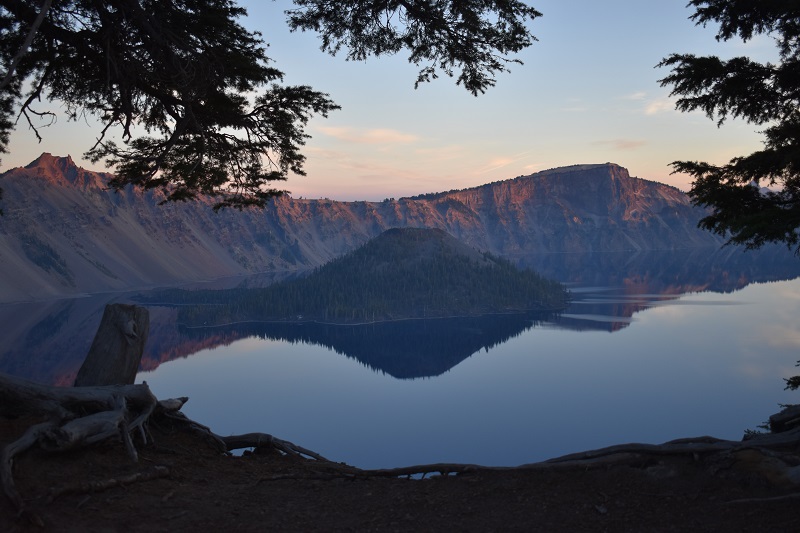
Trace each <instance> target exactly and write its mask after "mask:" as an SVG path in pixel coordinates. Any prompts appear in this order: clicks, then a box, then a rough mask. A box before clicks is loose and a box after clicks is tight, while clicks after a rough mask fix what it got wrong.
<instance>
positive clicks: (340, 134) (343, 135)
mask: <svg viewBox="0 0 800 533" xmlns="http://www.w3.org/2000/svg"><path fill="white" fill-rule="evenodd" d="M317 129H318V130H319V131H320V132H321V133H323V134H324V135H327V136H329V137H333V138H335V139H338V140H341V141H347V142H350V143H356V144H409V143H413V142H416V141H418V140H420V138H419V137H418V136H416V135H413V134H410V133H404V132H402V131H397V130H392V129H388V128H374V129H363V128H350V127H342V126H320V127H318V128H317Z"/></svg>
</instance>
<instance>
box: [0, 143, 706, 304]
mask: <svg viewBox="0 0 800 533" xmlns="http://www.w3.org/2000/svg"><path fill="white" fill-rule="evenodd" d="M110 177H111V175H110V174H107V173H99V172H91V171H87V170H84V169H82V168H79V167H77V166H76V165H75V164H74V163H73V161H72V159H71V158H70V157H55V156H52V155H50V154H42V156H40V157H39V158H38V159H37V160H36V161H34V162H32V163H31V164H29V165H28V166H26V167H20V168H15V169H12V170H10V171H8V172H6V173H5V174H3V175H2V176H0V187H1V188H2V189H3V191H4V196H3V201H2V209H3V210H4V212H5V216H4V217H2V218H0V280H2V281H0V302H13V301H24V300H32V299H45V298H51V297H59V296H66V295H74V294H81V293H88V292H92V293H93V292H102V291H119V290H125V289H129V288H142V287H148V286H154V285H168V284H176V283H182V282H189V281H198V280H206V279H212V278H220V277H226V276H238V275H243V274H251V273H256V272H264V271H278V270H298V269H306V268H311V267H314V266H318V265H321V264H323V263H325V262H327V261H329V260H330V259H332V258H334V257H337V256H339V255H341V254H343V253H345V252H347V251H350V250H352V249H353V248H355V247H357V246H359V245H361V244H363V243H364V242H366V241H367V240H369V239H371V238H373V237H375V236H377V235H378V234H379V233H381V232H382V231H384V230H386V229H388V228H392V227H407V226H411V227H433V228H440V229H443V230H445V231H447V232H449V233H450V234H452V235H453V236H455V237H457V238H458V239H460V240H462V241H463V242H465V243H466V244H469V245H471V246H474V247H476V248H478V249H480V250H486V251H490V252H492V253H495V254H498V255H506V256H510V255H517V254H530V253H535V252H579V251H580V252H583V251H621V250H651V249H679V248H691V247H699V246H707V245H718V244H720V241H719V239H717V238H716V237H714V236H712V235H710V234H708V233H706V232H704V231H701V230H699V229H697V227H696V226H697V222H698V220H699V219H700V217H701V216H702V215H703V212H702V211H700V210H699V209H697V208H695V207H693V206H692V205H691V203H690V202H689V200H688V198H687V197H686V195H685V194H684V193H682V192H681V191H679V190H678V189H675V188H673V187H669V186H667V185H662V184H659V183H655V182H651V181H646V180H642V179H638V178H631V177H630V176H629V175H628V172H627V170H625V169H624V168H622V167H620V166H618V165H614V164H610V163H609V164H602V165H582V166H572V167H565V168H559V169H553V170H548V171H544V172H539V173H537V174H533V175H531V176H520V177H518V178H515V179H512V180H507V181H500V182H495V183H491V184H488V185H483V186H481V187H475V188H471V189H464V190H460V191H450V192H444V193H438V194H429V195H424V196H418V197H412V198H401V199H398V200H386V201H383V202H336V201H331V200H306V199H295V198H292V197H290V196H288V195H287V196H284V197H282V198H279V199H277V200H275V201H274V202H272V203H271V204H270V205H269V206H267V207H266V208H265V209H263V210H248V211H243V212H240V211H236V210H228V211H222V212H219V213H214V212H213V211H212V209H211V205H212V201H211V200H209V199H200V200H198V201H196V202H189V203H178V204H175V203H170V204H161V203H160V202H161V201H162V200H163V196H162V195H161V194H160V193H159V192H158V191H148V192H141V191H137V190H133V189H126V190H123V191H121V192H114V191H111V190H108V188H107V186H106V184H107V182H108V180H109V179H110Z"/></svg>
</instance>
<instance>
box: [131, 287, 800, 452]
mask: <svg viewBox="0 0 800 533" xmlns="http://www.w3.org/2000/svg"><path fill="white" fill-rule="evenodd" d="M629 289H630V288H629V287H628V288H626V287H590V288H585V290H582V287H581V286H580V285H575V286H573V290H574V294H575V299H576V302H575V303H574V304H573V306H572V308H571V309H570V310H569V312H568V313H567V315H568V316H567V317H565V318H564V319H563V320H562V319H554V320H552V321H546V322H543V323H539V324H537V325H535V326H533V327H531V328H530V329H527V330H524V331H522V332H521V333H519V334H518V335H517V336H515V337H512V338H510V339H508V340H506V341H505V342H503V343H502V344H499V345H497V346H494V347H491V348H488V349H486V348H484V349H481V350H479V351H478V352H476V353H473V354H471V355H470V356H469V357H467V358H466V359H464V360H463V361H461V362H460V363H458V364H456V365H455V366H454V367H452V368H450V369H449V370H447V371H445V372H444V373H442V374H440V375H436V376H431V377H418V378H415V379H398V378H396V377H393V376H392V375H390V374H387V373H385V372H382V371H381V370H379V369H375V368H372V367H370V366H368V365H365V364H364V363H362V362H360V361H359V360H357V359H354V358H351V357H345V356H344V355H342V354H340V353H337V352H336V351H334V350H333V349H331V348H330V347H324V346H321V345H318V344H308V343H304V342H290V341H286V340H271V339H269V338H257V337H251V338H247V339H243V340H239V341H236V342H233V343H232V344H230V345H228V346H220V347H217V348H214V349H208V350H204V351H201V352H199V353H196V354H194V355H192V356H191V357H190V358H188V359H181V360H177V361H172V362H168V363H165V364H162V365H161V366H160V367H158V369H157V370H156V371H154V372H147V373H140V375H139V379H140V380H146V381H147V382H148V383H149V384H150V386H151V387H152V389H153V391H154V392H155V394H156V395H157V396H158V397H167V396H183V395H186V396H189V397H190V401H189V403H188V404H187V405H186V406H185V407H184V412H185V413H186V414H187V415H188V416H189V417H191V418H194V419H196V420H198V421H201V422H203V423H204V424H207V425H210V426H211V427H212V428H213V430H214V431H215V432H217V433H219V434H222V435H227V434H236V433H246V432H251V431H263V432H267V433H271V434H274V435H276V436H279V437H281V438H284V439H288V440H291V441H293V442H296V443H298V444H301V445H303V446H305V447H307V448H310V449H313V450H315V451H317V452H318V453H321V454H322V455H324V456H326V457H328V458H329V459H332V460H336V461H343V462H346V463H348V464H352V465H356V466H359V467H369V468H375V467H392V466H401V465H410V464H421V463H433V462H440V461H442V462H459V463H479V464H484V465H517V464H523V463H528V462H534V461H539V460H544V459H547V458H551V457H555V456H559V455H563V454H567V453H571V452H575V451H581V450H587V449H593V448H597V447H602V446H607V445H612V444H620V443H624V442H649V443H660V442H665V441H668V440H671V439H675V438H682V437H692V436H700V435H713V436H715V437H720V438H730V439H739V438H741V437H742V434H743V432H744V430H745V429H754V428H755V427H756V426H757V425H758V424H760V423H762V422H763V421H765V420H766V419H767V417H768V416H769V415H770V414H772V413H774V412H777V411H778V410H779V406H778V404H779V403H791V402H797V393H792V392H785V391H783V385H784V383H783V379H782V378H786V377H789V376H791V375H793V374H794V371H795V368H794V365H795V362H796V361H797V359H800V327H798V322H797V317H798V316H800V280H793V281H783V282H771V283H756V284H750V285H748V286H746V287H744V288H743V289H742V290H739V291H736V292H733V293H727V294H721V293H713V292H698V293H693V294H686V295H682V296H680V297H676V295H674V294H670V295H669V299H667V298H665V296H664V295H663V294H637V293H635V292H633V293H632V292H630V290H629ZM620 302H622V303H623V304H624V305H620ZM631 302H634V303H635V304H636V306H639V307H643V309H642V310H640V311H638V312H635V313H634V314H633V315H632V316H631V317H626V316H619V315H618V316H615V315H614V312H613V311H614V310H619V309H620V308H629V307H631V306H630V305H627V304H631ZM603 306H605V307H606V308H607V309H608V312H606V313H598V312H596V310H597V309H599V308H602V307H603ZM582 308H590V309H591V310H592V311H593V312H591V313H588V314H583V315H582V318H581V319H580V320H578V319H576V317H580V316H581V309H582ZM560 320H562V322H564V323H566V326H565V324H564V323H559V321H560ZM565 327H566V329H565Z"/></svg>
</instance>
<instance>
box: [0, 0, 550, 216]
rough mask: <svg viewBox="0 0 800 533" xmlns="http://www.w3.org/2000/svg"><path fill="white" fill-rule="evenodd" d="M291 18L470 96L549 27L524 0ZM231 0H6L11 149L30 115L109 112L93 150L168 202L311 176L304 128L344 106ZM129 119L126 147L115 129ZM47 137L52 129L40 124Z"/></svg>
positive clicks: (0, 71) (298, 6)
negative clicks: (275, 62)
mask: <svg viewBox="0 0 800 533" xmlns="http://www.w3.org/2000/svg"><path fill="white" fill-rule="evenodd" d="M285 15H286V17H287V23H288V25H289V27H290V29H292V30H302V31H305V30H311V31H316V32H318V33H319V35H320V38H321V43H322V45H321V48H322V50H323V51H327V52H329V53H331V54H333V55H335V54H336V53H337V52H339V51H346V54H347V58H348V59H353V60H365V59H367V58H368V57H371V56H381V55H386V54H395V53H399V52H401V51H403V50H406V51H407V52H408V53H409V56H408V60H409V61H410V62H411V63H414V64H416V65H418V66H421V71H420V73H419V76H418V78H417V80H416V82H417V84H419V83H421V82H427V81H429V80H431V79H433V78H436V77H437V76H438V75H439V73H444V74H446V75H447V76H450V77H455V78H456V80H457V83H458V84H459V85H462V86H463V87H464V88H465V89H467V90H468V91H470V92H471V93H472V94H474V95H477V94H479V93H482V92H484V91H485V90H487V89H488V88H489V87H491V86H493V85H494V84H495V81H496V79H495V75H496V74H497V73H499V72H504V71H506V70H507V68H508V64H509V63H512V62H516V63H519V60H518V59H515V58H513V57H511V56H512V55H513V54H515V53H516V52H519V51H520V50H522V49H523V48H525V47H528V46H530V45H531V44H532V43H533V42H534V41H535V40H536V39H535V37H534V36H533V35H532V34H531V33H530V32H529V30H528V29H527V23H528V22H529V21H532V20H533V19H535V18H536V17H539V16H540V13H539V12H538V11H536V10H535V9H533V8H532V7H529V6H527V5H526V4H525V3H524V2H522V1H519V0H435V1H433V2H431V1H419V0H343V1H337V2H330V1H326V0H295V1H294V5H293V6H292V8H291V9H289V10H287V11H286V12H285ZM245 16H246V12H245V10H244V8H242V7H240V6H239V5H238V4H237V3H236V2H235V1H233V0H169V1H166V0H107V1H98V0H0V78H2V79H1V81H0V150H2V151H7V149H8V142H9V134H10V132H11V131H12V130H13V128H14V127H15V126H16V125H17V124H18V123H22V124H23V125H26V126H30V127H31V128H32V130H33V134H34V135H36V136H37V137H39V135H40V131H39V129H38V128H37V124H39V122H38V121H37V120H35V119H36V118H37V117H38V119H41V118H45V119H47V118H48V117H50V118H55V114H54V112H53V111H52V110H51V109H49V108H46V107H42V105H43V104H42V103H41V102H42V100H44V101H45V102H51V103H53V104H55V105H56V106H57V105H61V106H63V107H64V109H65V110H66V115H67V117H68V118H70V119H72V120H77V119H81V118H82V117H84V116H93V117H97V118H99V119H100V121H101V124H102V126H101V129H100V131H99V132H98V137H97V142H96V143H95V144H94V146H92V147H91V148H89V150H88V152H87V157H88V158H90V159H91V160H92V161H94V162H97V161H100V160H104V161H105V162H106V163H107V164H108V165H110V166H113V167H114V170H115V173H116V178H115V179H114V180H113V182H112V184H111V185H112V186H113V187H117V188H121V187H124V186H126V185H128V184H133V185H137V186H140V187H142V188H145V189H151V188H161V189H163V190H164V191H165V193H166V194H167V198H168V200H170V201H172V200H187V199H192V198H194V197H196V196H197V195H198V194H210V195H215V196H216V197H217V199H218V201H217V204H216V207H217V208H220V207H228V206H233V207H238V208H241V207H244V206H248V205H259V206H262V205H264V204H265V203H266V202H267V201H268V200H269V199H270V198H272V197H274V196H276V195H279V194H281V193H282V191H280V190H277V189H275V188H273V186H272V184H273V183H274V182H276V181H282V180H285V179H286V178H287V176H288V175H289V173H294V174H299V175H302V174H303V173H304V172H303V163H304V161H305V157H304V156H303V154H302V153H301V147H302V146H303V144H304V143H305V140H306V139H307V137H308V135H307V134H306V133H305V130H304V127H305V125H306V124H307V122H308V120H309V119H310V118H311V117H312V116H314V115H321V116H327V114H328V113H329V112H330V111H333V110H335V109H338V106H337V105H336V104H335V103H334V102H333V101H332V100H331V99H330V98H329V96H328V95H327V94H325V93H322V92H319V91H317V90H315V89H313V88H311V87H308V86H287V85H282V84H281V81H282V77H283V73H282V72H281V71H280V70H278V69H277V68H275V67H274V66H272V64H271V61H270V59H269V58H268V57H267V56H266V53H265V46H266V43H264V41H263V40H262V36H261V34H260V33H258V32H253V31H248V30H247V29H245V28H244V27H243V26H242V25H240V24H239V22H237V21H238V20H239V19H241V18H242V17H245ZM114 128H119V129H120V130H121V137H122V141H123V142H122V144H117V143H115V142H113V141H112V140H110V137H111V131H112V129H114ZM39 139H40V140H41V137H39Z"/></svg>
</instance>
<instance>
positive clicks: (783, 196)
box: [659, 0, 800, 252]
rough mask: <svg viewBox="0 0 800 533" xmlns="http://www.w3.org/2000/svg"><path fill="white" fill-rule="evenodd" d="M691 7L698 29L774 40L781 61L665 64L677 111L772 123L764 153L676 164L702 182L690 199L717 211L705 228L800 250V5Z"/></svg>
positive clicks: (685, 58) (696, 1)
mask: <svg viewBox="0 0 800 533" xmlns="http://www.w3.org/2000/svg"><path fill="white" fill-rule="evenodd" d="M689 5H691V6H694V8H695V13H694V14H693V15H692V16H691V19H692V20H694V21H695V22H696V23H697V24H698V25H702V26H705V25H707V24H710V23H714V24H717V23H718V24H719V30H718V32H717V35H716V38H717V40H720V41H727V40H729V39H732V38H734V37H740V38H741V39H743V40H744V41H748V40H750V39H752V38H754V37H755V36H758V35H768V36H770V37H772V38H773V39H774V41H775V44H776V46H777V49H778V52H779V60H778V62H777V63H774V64H773V63H770V62H767V63H759V62H757V61H753V60H751V59H750V58H747V57H734V58H732V59H728V60H722V59H720V58H718V57H715V56H703V57H698V56H695V55H692V54H672V55H670V56H669V57H667V58H665V59H663V60H662V61H661V63H659V66H661V67H670V68H671V69H672V72H671V73H670V74H669V75H668V76H666V77H665V78H664V79H662V80H661V85H662V86H670V87H672V95H677V96H679V97H680V98H679V100H678V102H677V109H679V110H680V111H694V110H702V111H704V112H705V113H706V115H707V116H708V117H709V118H711V119H714V120H716V121H717V123H718V125H722V124H723V123H724V122H725V120H726V119H728V118H729V117H733V118H741V119H744V120H745V121H747V122H750V123H752V124H755V125H758V126H764V130H763V133H764V136H765V139H764V148H763V149H762V150H759V151H757V152H754V153H752V154H749V155H743V156H739V157H735V158H733V159H731V160H730V161H729V162H728V163H727V164H724V165H720V166H718V165H714V164H711V163H706V162H698V161H676V162H674V163H672V166H673V168H674V169H675V171H676V172H685V173H687V174H690V175H691V176H693V177H694V182H693V184H692V188H691V191H690V192H689V195H690V196H691V197H692V200H693V201H694V202H695V204H697V205H700V206H707V207H710V208H711V211H712V212H711V214H710V215H708V216H706V217H705V218H703V219H702V220H701V221H700V226H701V227H703V228H705V229H708V230H710V231H713V232H715V233H717V234H720V235H723V236H726V237H728V239H729V241H728V242H730V243H735V244H743V245H745V246H746V247H747V248H759V247H761V246H762V245H764V244H766V243H768V242H783V243H785V244H786V245H787V246H789V247H794V248H795V251H797V252H800V234H798V226H800V2H796V1H779V0H769V1H767V0H764V1H758V2H753V1H752V0H692V1H691V2H690V3H689ZM764 186H770V187H772V186H775V187H774V189H775V190H767V189H766V188H764Z"/></svg>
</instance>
